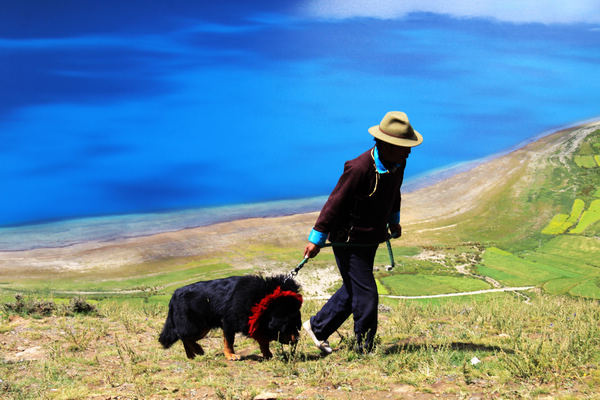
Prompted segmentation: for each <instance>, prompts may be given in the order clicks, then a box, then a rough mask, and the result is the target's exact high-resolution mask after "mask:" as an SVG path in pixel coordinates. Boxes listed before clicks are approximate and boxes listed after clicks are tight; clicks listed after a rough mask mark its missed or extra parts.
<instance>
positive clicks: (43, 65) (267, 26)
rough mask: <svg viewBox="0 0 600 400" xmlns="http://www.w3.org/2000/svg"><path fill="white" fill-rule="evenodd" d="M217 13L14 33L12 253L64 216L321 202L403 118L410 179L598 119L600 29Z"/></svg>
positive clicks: (2, 207) (7, 184) (8, 45)
mask: <svg viewBox="0 0 600 400" xmlns="http://www.w3.org/2000/svg"><path fill="white" fill-rule="evenodd" d="M42 11H44V10H41V11H40V12H42ZM46 11H47V10H46ZM215 15H217V14H215ZM215 15H213V14H210V15H208V16H206V15H204V14H202V15H196V16H193V15H190V16H188V17H189V18H184V16H182V15H175V14H173V15H168V14H167V15H163V14H160V15H158V14H156V15H148V16H146V17H145V19H144V18H140V20H139V21H136V24H135V29H133V28H132V27H131V26H130V27H129V28H127V29H126V28H125V27H124V25H122V24H111V23H110V22H111V21H112V19H111V18H116V17H114V16H112V17H111V16H110V13H109V11H108V10H105V11H104V13H102V15H100V16H99V21H100V22H93V23H90V24H91V25H90V26H86V25H85V24H75V23H72V24H71V25H69V24H68V23H67V24H66V25H65V24H63V25H58V24H56V25H55V26H54V25H52V26H51V24H50V23H49V24H50V25H47V26H46V25H43V26H42V27H40V28H36V29H37V30H35V29H34V30H33V31H22V30H19V28H18V25H15V24H13V25H14V27H13V28H12V31H11V30H9V28H10V26H13V25H10V24H9V25H6V24H4V25H3V28H0V33H1V36H0V86H1V87H2V88H3V90H2V92H1V93H0V138H1V139H2V143H1V144H0V180H1V181H2V184H3V189H2V193H1V196H0V226H4V227H14V226H23V227H22V228H19V229H21V230H18V229H15V228H10V229H3V230H1V231H0V242H2V236H4V237H5V238H6V237H9V236H10V238H11V239H10V240H8V241H7V240H5V241H4V243H5V247H6V246H9V245H8V244H6V243H8V242H9V241H11V242H16V241H18V234H19V232H24V231H27V230H28V229H33V227H28V225H31V224H39V223H41V222H49V221H52V222H54V224H52V225H46V226H52V227H55V228H52V229H56V230H58V231H60V230H63V231H68V230H69V229H71V231H70V232H71V233H70V234H72V236H73V238H72V240H74V241H77V240H82V238H84V237H88V236H89V235H88V234H85V233H84V231H85V229H84V230H83V231H81V230H80V231H79V234H74V232H76V231H73V230H72V229H73V228H72V225H70V224H72V223H73V222H72V221H69V220H71V219H80V218H84V217H94V218H93V219H89V220H87V221H88V222H90V221H96V222H98V223H100V224H103V223H104V222H105V221H106V218H108V219H110V218H117V217H112V216H114V215H118V216H119V217H118V218H121V221H123V218H126V219H127V218H132V219H131V220H130V222H129V224H130V225H136V224H138V223H140V225H136V226H137V227H136V228H134V229H132V230H131V232H130V233H135V234H139V233H142V232H146V233H147V232H153V231H154V230H155V229H156V228H155V227H152V226H149V225H144V224H143V223H141V222H140V221H137V219H138V218H137V217H136V216H139V215H146V216H147V214H148V213H161V215H163V216H164V215H166V214H164V213H165V212H169V215H177V217H173V218H175V219H178V220H180V221H182V222H178V223H177V224H175V225H177V226H183V227H185V226H188V225H194V224H202V223H205V222H206V221H205V219H203V218H208V216H211V215H212V216H214V215H217V214H218V215H220V216H219V217H218V218H212V220H221V219H223V218H225V219H227V218H229V219H231V218H234V217H239V216H240V215H242V214H243V213H242V214H239V213H238V211H239V210H246V214H250V215H254V214H253V213H258V214H261V213H263V214H264V213H267V214H269V215H271V214H274V213H275V214H276V213H289V212H293V211H294V207H296V208H297V210H298V211H302V210H308V209H309V208H311V207H312V208H314V209H316V208H318V201H317V202H313V201H312V200H309V201H304V200H303V201H300V202H299V203H294V202H293V201H294V200H298V199H313V198H321V199H322V196H325V195H327V194H328V193H329V191H330V190H331V189H332V188H333V186H334V185H335V182H336V180H337V178H338V176H339V174H340V172H341V170H342V166H343V162H344V161H345V160H348V159H350V158H353V157H355V156H357V155H358V154H360V153H361V152H362V151H364V150H366V149H367V148H369V147H370V146H371V145H372V138H371V137H370V135H369V134H368V133H367V129H368V128H369V127H370V126H372V125H376V124H378V123H379V121H380V120H381V118H382V117H383V115H384V114H385V112H386V111H389V110H402V111H405V112H407V114H408V115H409V117H410V119H411V122H412V123H413V125H414V127H415V128H416V129H417V130H418V131H419V132H421V133H422V134H423V136H424V138H425V141H424V143H423V145H422V146H420V147H417V148H415V149H414V151H413V153H412V154H411V156H410V158H409V161H408V166H407V169H406V178H407V179H409V180H410V179H415V178H416V177H419V176H422V175H423V174H427V173H428V172H431V171H435V170H438V169H440V168H445V167H447V166H451V165H454V164H456V163H461V162H466V161H470V160H477V159H480V158H482V157H486V156H489V155H491V154H495V153H498V152H501V151H505V150H507V149H510V148H513V147H514V146H517V145H518V144H519V143H522V142H523V141H526V140H528V139H531V138H533V137H535V136H536V135H539V134H540V133H542V132H545V131H548V130H550V129H553V128H556V127H559V126H563V125H566V124H570V123H573V122H575V121H580V120H585V119H589V118H592V117H594V116H596V115H598V114H600V112H599V109H598V104H600V76H599V72H598V71H599V69H598V65H600V31H599V30H598V29H597V28H596V27H595V26H593V25H586V24H573V25H568V24H561V25H552V24H549V25H543V24H513V23H504V22H499V21H493V20H485V19H457V18H452V17H448V16H440V15H435V14H411V15H409V16H407V17H404V18H401V19H397V20H386V21H380V20H373V19H368V18H362V19H361V18H356V19H347V20H335V21H333V20H321V19H310V18H301V17H299V16H295V17H294V18H292V17H291V16H290V15H289V13H288V14H284V13H283V14H282V13H280V14H276V13H275V14H269V15H270V16H269V18H266V17H265V16H264V15H263V16H262V17H261V18H259V17H257V16H256V15H253V14H252V13H250V12H249V13H248V14H246V15H244V16H239V15H237V16H230V17H227V18H226V16H224V15H221V14H219V15H218V16H215ZM72 17H73V18H76V17H77V16H76V15H75V16H72ZM217 17H218V18H217ZM40 18H41V17H40ZM65 18H66V17H65ZM157 21H159V22H164V23H158V22H157ZM167 21H168V23H167ZM67 22H72V21H71V20H68V21H67ZM113 22H114V21H113ZM7 26H8V28H7ZM65 26H66V27H65ZM290 200H291V201H292V202H291V203H286V202H288V201H290ZM272 201H283V203H274V204H273V203H267V204H271V205H272V206H273V208H272V209H271V210H266V209H264V210H262V209H261V207H262V206H256V207H254V208H253V211H251V212H250V211H248V209H246V208H245V207H246V206H239V207H237V208H235V209H236V210H237V211H232V210H233V208H231V207H228V206H232V205H244V204H246V205H247V204H255V203H263V202H272ZM282 204H285V205H284V206H282ZM290 204H291V205H290ZM307 204H308V205H307ZM222 206H226V207H222ZM212 207H218V208H212ZM219 207H220V208H219ZM257 207H258V208H257ZM198 209H203V210H211V211H206V212H204V211H202V212H200V214H202V213H205V214H206V215H205V216H204V217H198V216H197V213H196V216H194V217H192V216H191V215H190V214H189V210H198ZM256 209H261V210H262V211H256ZM182 210H183V211H182ZM215 210H217V211H215ZM130 214H132V215H130ZM124 215H125V216H127V217H123V216H124ZM225 216H226V217H225ZM144 218H145V217H144ZM161 218H162V217H161ZM168 218H171V217H168ZM168 218H167V219H168ZM185 218H189V219H190V220H189V221H184V219H185ZM209 219H210V218H209ZM79 221H81V220H79ZM136 221H137V222H136ZM201 221H204V222H202V223H201ZM88 222H85V223H83V225H85V226H88ZM65 224H66V225H65ZM161 224H162V223H161ZM161 224H159V225H161ZM167 225H168V224H167ZM65 226H71V228H68V229H67V228H65ZM78 226H81V225H78ZM163 226H164V225H163ZM88 232H89V231H88ZM78 235H79V237H78ZM98 235H100V237H102V234H101V233H97V236H98ZM67 236H68V235H67ZM69 240H71V239H69ZM69 240H66V239H65V241H64V242H63V243H68V242H69ZM51 241H52V240H51ZM55 244H56V243H55ZM21 246H23V245H21ZM0 247H2V246H0ZM9 247H10V246H9Z"/></svg>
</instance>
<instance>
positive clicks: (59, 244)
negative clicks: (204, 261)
mask: <svg viewBox="0 0 600 400" xmlns="http://www.w3.org/2000/svg"><path fill="white" fill-rule="evenodd" d="M599 121H600V117H596V118H592V119H588V120H584V121H578V122H575V123H572V124H567V125H563V126H561V127H557V128H552V129H549V130H546V131H544V132H542V133H540V134H537V135H535V136H533V137H531V138H528V139H527V140H525V141H523V142H521V143H520V144H518V145H516V146H513V147H511V148H509V149H507V150H503V151H500V152H498V153H494V154H491V155H489V156H485V157H482V158H479V159H475V160H470V161H463V162H459V163H456V164H452V165H449V166H447V167H444V168H441V169H437V170H432V171H429V172H427V173H425V174H421V175H419V176H416V177H413V178H411V179H408V180H406V181H405V183H404V184H403V194H409V193H414V192H416V191H419V190H422V189H426V188H429V187H431V186H434V185H436V184H438V183H440V182H443V181H445V180H448V179H451V178H452V177H454V176H456V175H459V174H461V173H466V172H468V171H471V170H473V169H474V168H477V167H478V166H480V165H483V164H485V163H488V162H491V161H493V160H495V159H498V158H501V157H503V156H506V155H508V154H510V153H512V152H515V151H517V150H519V149H523V148H524V147H526V146H527V145H528V144H531V143H534V142H537V141H539V140H540V139H542V138H544V137H547V136H549V135H552V134H556V133H559V132H562V131H565V130H573V129H580V128H583V127H585V126H587V125H591V124H594V123H597V122H599ZM326 200H327V195H323V196H316V197H309V198H302V199H292V200H275V201H267V202H260V203H251V204H236V205H223V206H216V207H203V208H194V209H185V210H177V211H171V212H156V213H139V214H125V215H109V216H100V217H84V218H77V219H68V220H61V221H55V222H48V223H40V224H29V225H21V226H13V227H0V251H1V252H20V251H30V250H37V249H40V250H43V249H58V248H66V247H70V246H74V245H81V244H85V243H89V242H96V243H110V242H117V241H126V240H132V239H136V238H144V237H150V236H154V235H159V234H168V233H176V232H179V231H184V230H192V229H196V228H201V227H207V226H212V225H216V224H221V223H231V222H233V221H238V220H247V219H256V218H263V219H264V218H276V217H285V216H294V215H299V214H307V213H313V212H318V211H319V210H320V208H321V207H322V205H323V204H324V203H325V201H326Z"/></svg>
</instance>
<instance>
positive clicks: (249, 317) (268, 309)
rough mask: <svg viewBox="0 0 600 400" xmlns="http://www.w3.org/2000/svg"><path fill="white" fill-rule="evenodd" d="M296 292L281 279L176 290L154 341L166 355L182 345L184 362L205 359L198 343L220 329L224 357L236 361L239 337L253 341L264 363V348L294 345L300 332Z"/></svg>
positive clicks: (225, 280) (225, 281) (293, 284)
mask: <svg viewBox="0 0 600 400" xmlns="http://www.w3.org/2000/svg"><path fill="white" fill-rule="evenodd" d="M299 290H300V286H299V285H298V284H297V283H296V282H295V281H294V280H293V279H286V278H285V277H284V276H282V275H280V276H275V277H268V278H263V277H260V276H255V275H251V276H233V277H230V278H223V279H216V280H212V281H204V282H197V283H193V284H191V285H187V286H184V287H182V288H179V289H177V290H176V291H175V293H173V297H171V301H170V303H169V314H168V316H167V320H166V322H165V326H164V328H163V331H162V333H161V334H160V338H159V339H158V341H159V342H160V343H161V344H162V345H163V347H164V348H165V349H167V348H169V347H171V346H172V345H173V343H175V342H176V341H177V340H179V339H181V341H182V342H183V347H184V348H185V353H186V355H187V357H188V358H194V357H195V356H196V354H199V355H202V354H204V350H203V349H202V347H201V346H200V344H198V343H197V341H198V340H200V339H202V338H203V337H204V336H206V334H207V333H208V332H209V331H210V330H211V329H214V328H222V329H223V336H224V339H225V349H224V353H225V357H226V358H227V359H229V360H239V359H240V357H239V356H238V355H236V354H235V351H234V349H233V341H234V339H235V334H236V333H237V332H241V333H243V334H244V335H246V336H249V337H251V338H253V339H255V340H256V341H257V342H258V344H259V346H260V350H261V352H262V354H263V356H264V357H265V358H270V357H272V356H273V355H272V354H271V351H270V350H269V342H271V341H272V340H277V341H279V342H280V343H284V344H289V343H296V342H297V341H298V335H299V329H300V327H301V323H302V321H301V316H300V307H301V305H302V296H301V295H300V294H299V293H298V291H299Z"/></svg>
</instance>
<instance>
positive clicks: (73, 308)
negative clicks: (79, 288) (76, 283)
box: [67, 297, 98, 314]
mask: <svg viewBox="0 0 600 400" xmlns="http://www.w3.org/2000/svg"><path fill="white" fill-rule="evenodd" d="M67 309H68V311H70V312H72V313H75V314H97V313H98V309H97V308H96V306H94V305H92V304H90V303H88V302H87V301H86V300H85V299H84V298H83V297H73V298H72V299H71V301H70V302H69V305H68V307H67Z"/></svg>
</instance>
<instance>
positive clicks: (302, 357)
mask: <svg viewBox="0 0 600 400" xmlns="http://www.w3.org/2000/svg"><path fill="white" fill-rule="evenodd" d="M325 357H327V355H323V354H306V353H298V354H296V355H295V356H293V357H289V356H285V357H283V359H282V358H281V356H274V357H273V358H271V359H266V358H264V357H263V356H261V355H260V354H249V355H247V356H242V357H241V359H240V361H258V362H263V361H272V360H281V361H284V362H290V361H291V360H292V359H294V360H295V361H299V362H305V361H316V360H320V359H322V358H325Z"/></svg>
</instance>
